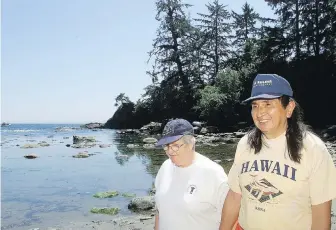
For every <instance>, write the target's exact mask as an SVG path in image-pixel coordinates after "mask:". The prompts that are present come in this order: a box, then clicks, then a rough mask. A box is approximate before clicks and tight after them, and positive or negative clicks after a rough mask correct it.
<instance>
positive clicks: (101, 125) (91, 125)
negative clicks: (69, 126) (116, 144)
mask: <svg viewBox="0 0 336 230" xmlns="http://www.w3.org/2000/svg"><path fill="white" fill-rule="evenodd" d="M104 125H105V124H104V123H98V122H92V123H88V124H84V125H81V126H80V127H81V128H82V129H102V128H104Z"/></svg>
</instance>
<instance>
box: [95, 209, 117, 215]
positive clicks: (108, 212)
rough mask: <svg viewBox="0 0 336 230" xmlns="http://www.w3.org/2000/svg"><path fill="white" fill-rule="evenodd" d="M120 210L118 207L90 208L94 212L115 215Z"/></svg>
mask: <svg viewBox="0 0 336 230" xmlns="http://www.w3.org/2000/svg"><path fill="white" fill-rule="evenodd" d="M119 211H120V209H119V208H107V207H105V208H96V207H95V208H92V209H91V212H92V213H95V214H107V215H116V214H118V213H119Z"/></svg>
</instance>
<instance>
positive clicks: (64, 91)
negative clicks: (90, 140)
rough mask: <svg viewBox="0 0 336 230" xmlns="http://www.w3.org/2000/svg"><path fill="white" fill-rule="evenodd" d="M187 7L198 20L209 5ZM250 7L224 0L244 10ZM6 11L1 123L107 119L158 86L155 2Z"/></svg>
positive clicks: (29, 4) (34, 2)
mask: <svg viewBox="0 0 336 230" xmlns="http://www.w3.org/2000/svg"><path fill="white" fill-rule="evenodd" d="M184 2H186V3H189V4H192V5H193V7H192V8H190V9H189V11H190V13H191V15H192V16H193V15H195V14H196V13H198V12H200V13H206V7H205V4H207V3H208V2H209V0H184ZM229 2H230V3H229ZM245 2H246V0H235V1H221V0H220V3H223V4H225V5H228V9H229V10H234V11H236V12H239V13H240V12H241V7H242V5H243V4H244V3H245ZM248 2H249V3H250V4H251V5H252V6H253V7H254V9H255V10H256V11H257V12H258V13H259V14H260V15H261V16H264V17H274V15H273V12H272V10H271V8H270V7H269V6H268V5H267V4H266V2H265V1H264V0H253V1H248ZM252 2H253V4H252ZM1 10H2V18H1V122H9V123H88V122H106V121H107V119H109V118H110V117H111V116H112V115H113V113H114V112H115V111H116V107H115V106H114V103H115V97H116V96H117V95H118V94H119V93H125V94H126V95H127V96H128V97H129V98H130V99H131V100H132V101H134V102H136V101H137V100H138V99H139V98H140V97H141V95H142V94H143V93H144V88H145V87H146V86H147V85H149V84H151V78H150V76H148V75H147V74H146V71H147V70H150V69H151V66H150V64H148V63H147V60H148V58H149V56H148V52H149V51H150V50H151V49H152V44H153V39H155V37H156V30H157V28H158V22H157V21H156V20H155V15H156V8H155V1H154V0H143V1H139V0H128V1H122V0H118V1H116V0H71V1H69V0H48V1H46V0H29V1H27V0H2V6H1Z"/></svg>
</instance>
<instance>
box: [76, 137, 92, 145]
mask: <svg viewBox="0 0 336 230" xmlns="http://www.w3.org/2000/svg"><path fill="white" fill-rule="evenodd" d="M72 141H73V144H78V143H82V142H85V143H88V142H91V143H92V142H96V140H95V138H94V137H80V136H73V137H72Z"/></svg>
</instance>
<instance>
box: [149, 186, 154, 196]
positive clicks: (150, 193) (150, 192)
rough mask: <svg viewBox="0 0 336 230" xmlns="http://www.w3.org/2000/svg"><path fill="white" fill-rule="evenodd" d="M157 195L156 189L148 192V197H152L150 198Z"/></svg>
mask: <svg viewBox="0 0 336 230" xmlns="http://www.w3.org/2000/svg"><path fill="white" fill-rule="evenodd" d="M155 193H156V189H155V188H151V189H150V190H149V192H148V195H150V196H154V195H155Z"/></svg>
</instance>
